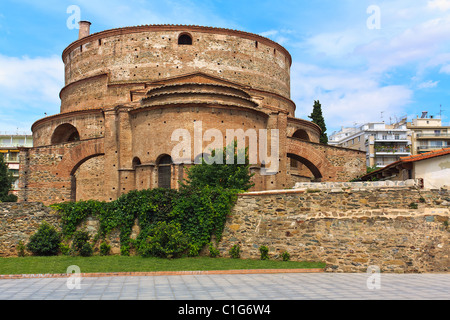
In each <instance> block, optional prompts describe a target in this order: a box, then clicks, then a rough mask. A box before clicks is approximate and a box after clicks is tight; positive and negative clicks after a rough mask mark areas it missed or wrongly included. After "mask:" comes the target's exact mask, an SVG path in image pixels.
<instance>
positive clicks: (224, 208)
mask: <svg viewBox="0 0 450 320" xmlns="http://www.w3.org/2000/svg"><path fill="white" fill-rule="evenodd" d="M236 194H237V192H236V191H235V190H227V189H222V188H220V187H214V188H213V187H209V186H205V187H204V188H196V187H186V186H185V187H182V188H181V190H180V196H179V197H178V198H177V199H176V201H175V202H174V204H173V210H172V213H171V218H172V220H173V222H175V223H178V224H179V225H180V226H181V231H182V232H183V234H184V235H185V236H186V237H187V239H188V241H189V243H190V244H191V247H192V248H194V249H195V248H198V252H199V251H200V250H201V249H202V248H204V247H205V246H206V245H208V244H209V243H210V242H211V237H212V236H213V235H215V237H216V239H217V240H218V241H220V239H221V237H222V232H223V229H224V227H225V223H226V219H227V215H228V214H229V212H230V210H231V208H232V205H233V203H234V201H235V198H236ZM194 253H195V250H190V255H194Z"/></svg>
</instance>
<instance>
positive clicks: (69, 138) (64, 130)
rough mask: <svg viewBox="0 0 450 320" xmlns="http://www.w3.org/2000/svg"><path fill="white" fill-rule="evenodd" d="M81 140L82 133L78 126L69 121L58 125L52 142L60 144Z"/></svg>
mask: <svg viewBox="0 0 450 320" xmlns="http://www.w3.org/2000/svg"><path fill="white" fill-rule="evenodd" d="M79 140H80V134H79V133H78V130H77V128H75V127H74V126H73V125H71V124H69V123H65V124H62V125H60V126H58V127H57V128H56V129H55V131H54V132H53V135H52V139H51V143H52V144H60V143H67V142H75V141H79Z"/></svg>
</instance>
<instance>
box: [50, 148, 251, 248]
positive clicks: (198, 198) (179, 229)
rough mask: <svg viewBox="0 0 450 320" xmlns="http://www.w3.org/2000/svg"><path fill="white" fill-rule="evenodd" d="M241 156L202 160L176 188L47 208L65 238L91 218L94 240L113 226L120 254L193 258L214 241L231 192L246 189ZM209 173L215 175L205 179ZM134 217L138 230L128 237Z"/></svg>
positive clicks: (219, 233) (234, 196)
mask: <svg viewBox="0 0 450 320" xmlns="http://www.w3.org/2000/svg"><path fill="white" fill-rule="evenodd" d="M224 156H225V152H224ZM246 159H247V161H246V163H244V164H237V162H235V163H236V164H224V165H221V166H218V167H215V168H214V170H211V169H213V168H212V167H211V165H208V164H206V163H205V161H203V163H202V164H200V165H196V166H194V167H192V168H191V170H189V171H188V179H187V180H186V181H185V182H183V183H181V187H180V189H179V190H172V189H161V188H160V189H152V190H141V191H131V192H129V193H127V194H124V195H122V196H121V197H120V198H118V199H117V200H115V201H112V202H102V201H95V200H89V201H79V202H65V203H60V204H54V205H52V207H53V208H55V209H57V210H58V212H59V213H60V215H61V224H62V226H61V229H62V235H63V237H64V238H65V239H66V240H69V239H70V238H71V237H73V235H74V233H75V231H76V230H77V228H78V227H79V226H80V224H81V223H82V222H84V221H86V219H87V218H88V217H94V218H97V219H98V221H99V223H100V226H99V230H98V234H97V235H96V236H95V238H94V241H98V240H104V239H105V238H106V236H107V235H108V234H109V233H110V232H111V231H112V230H115V229H119V230H120V245H121V254H122V255H129V254H130V249H131V248H134V249H136V250H137V252H138V253H140V254H141V255H143V256H149V255H150V256H151V255H154V256H166V257H176V256H179V255H181V254H184V253H187V254H188V255H190V256H197V255H198V254H199V253H200V251H201V250H202V249H203V248H204V247H205V246H207V245H209V244H210V243H211V239H212V237H213V236H214V237H215V239H216V241H220V239H221V237H222V232H223V230H224V227H225V222H226V218H227V215H229V214H230V212H231V209H232V207H233V205H234V203H235V201H236V199H237V194H238V193H240V192H244V191H247V190H248V189H250V188H251V187H252V184H251V183H250V180H251V176H252V175H251V174H250V170H249V164H248V154H247V152H246ZM225 163H226V162H225ZM211 175H213V176H214V177H220V178H221V179H211V177H210V176H211ZM224 181H226V182H227V183H225V187H224ZM136 220H137V222H138V225H139V228H140V233H139V235H138V236H137V238H136V239H135V240H133V239H132V238H131V233H132V228H133V226H134V224H135V221H136Z"/></svg>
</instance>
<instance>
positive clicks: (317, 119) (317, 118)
mask: <svg viewBox="0 0 450 320" xmlns="http://www.w3.org/2000/svg"><path fill="white" fill-rule="evenodd" d="M308 118H310V119H311V120H312V122H313V123H315V124H317V125H318V126H319V127H320V129H321V130H322V133H321V134H320V143H322V144H328V135H327V134H326V131H327V127H326V125H325V119H324V118H323V114H322V105H321V104H320V102H319V100H317V101H314V107H313V112H312V113H311V115H310V116H308Z"/></svg>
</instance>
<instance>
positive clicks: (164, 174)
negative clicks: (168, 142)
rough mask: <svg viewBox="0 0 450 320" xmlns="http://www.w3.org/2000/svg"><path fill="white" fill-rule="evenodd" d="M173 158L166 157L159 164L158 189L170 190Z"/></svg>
mask: <svg viewBox="0 0 450 320" xmlns="http://www.w3.org/2000/svg"><path fill="white" fill-rule="evenodd" d="M172 163H173V162H172V157H171V156H169V155H164V156H162V157H161V158H160V159H159V162H158V187H159V188H165V189H170V188H171V180H172Z"/></svg>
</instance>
